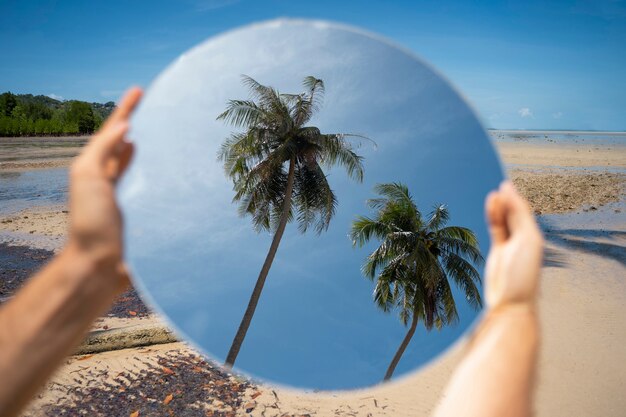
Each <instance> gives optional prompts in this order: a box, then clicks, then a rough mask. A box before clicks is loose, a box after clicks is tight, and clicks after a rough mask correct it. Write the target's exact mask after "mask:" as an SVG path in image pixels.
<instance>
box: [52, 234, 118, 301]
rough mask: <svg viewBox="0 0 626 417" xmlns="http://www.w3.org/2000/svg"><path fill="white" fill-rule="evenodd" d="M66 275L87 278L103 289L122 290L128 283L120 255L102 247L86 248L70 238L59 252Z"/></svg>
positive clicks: (81, 278) (79, 278) (80, 278)
mask: <svg viewBox="0 0 626 417" xmlns="http://www.w3.org/2000/svg"><path fill="white" fill-rule="evenodd" d="M60 258H61V262H62V263H63V265H65V266H66V269H67V276H68V277H74V278H75V279H78V280H89V281H92V282H93V284H94V285H97V286H101V287H102V289H103V290H113V291H116V292H122V291H123V290H124V289H125V288H126V286H127V285H128V280H127V277H126V275H125V274H124V273H123V268H122V265H123V263H122V260H121V256H120V255H119V254H117V253H115V252H113V251H108V250H104V249H102V248H98V249H96V248H87V247H85V246H83V245H80V244H78V243H77V242H75V241H73V240H72V239H70V241H69V242H68V243H67V245H66V246H65V248H64V249H63V252H62V253H61V254H60Z"/></svg>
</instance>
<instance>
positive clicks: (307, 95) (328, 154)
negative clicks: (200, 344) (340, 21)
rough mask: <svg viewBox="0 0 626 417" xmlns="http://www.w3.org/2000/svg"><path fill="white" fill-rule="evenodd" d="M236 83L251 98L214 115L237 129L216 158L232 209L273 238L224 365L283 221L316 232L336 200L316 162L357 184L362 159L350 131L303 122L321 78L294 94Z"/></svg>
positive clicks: (317, 101) (235, 348)
mask: <svg viewBox="0 0 626 417" xmlns="http://www.w3.org/2000/svg"><path fill="white" fill-rule="evenodd" d="M243 82H244V84H245V85H246V86H247V87H248V88H249V90H250V93H251V95H252V97H253V99H252V100H230V101H229V102H228V107H227V108H226V110H225V111H224V112H223V113H222V114H220V115H219V116H218V120H223V121H225V122H227V123H229V124H231V125H232V126H235V127H240V128H243V129H244V131H243V132H240V133H234V134H232V135H231V137H229V138H228V139H226V141H225V142H224V143H223V144H222V147H221V150H220V152H219V155H218V158H219V160H220V161H223V162H224V169H225V171H226V175H228V176H229V177H230V178H231V179H232V181H233V185H234V187H233V188H234V191H235V196H234V197H233V201H236V202H238V203H239V213H240V214H241V215H243V216H245V215H250V216H251V217H252V222H253V224H254V227H255V229H256V230H257V231H263V230H267V231H272V232H273V233H274V237H273V239H272V243H271V245H270V248H269V251H268V253H267V256H266V258H265V262H264V263H263V267H262V268H261V271H260V272H259V276H258V278H257V281H256V285H255V286H254V290H253V291H252V295H251V297H250V301H249V302H248V306H247V308H246V311H245V313H244V315H243V318H242V320H241V324H240V325H239V328H238V330H237V334H236V335H235V338H234V340H233V342H232V345H231V347H230V350H229V352H228V355H227V357H226V365H228V366H232V365H233V364H234V363H235V360H236V359H237V355H238V354H239V350H240V349H241V345H242V343H243V341H244V338H245V337H246V333H247V331H248V328H249V327H250V323H251V321H252V317H253V315H254V311H255V310H256V307H257V304H258V302H259V298H260V296H261V291H262V290H263V285H264V284H265V280H266V278H267V274H268V272H269V270H270V268H271V266H272V262H273V260H274V256H275V255H276V251H277V250H278V245H279V244H280V240H281V238H282V236H283V233H284V231H285V227H286V225H287V223H288V222H289V221H291V220H293V219H294V218H295V219H296V220H297V222H298V224H299V229H300V231H301V232H302V233H304V232H306V230H307V229H308V228H309V227H311V226H313V227H314V228H315V230H316V232H317V233H321V232H323V231H324V230H326V229H328V226H329V224H330V220H331V218H332V217H333V215H334V213H335V208H336V206H337V197H336V196H335V194H334V193H333V190H332V189H331V188H330V185H329V184H328V181H327V178H326V174H325V173H324V170H323V169H322V167H323V166H324V167H331V166H335V165H339V166H342V167H344V168H345V170H346V172H347V174H348V176H349V177H350V178H353V179H355V180H357V181H359V182H361V181H363V165H362V157H361V156H359V155H357V154H356V153H355V152H354V150H353V147H352V146H351V145H350V143H348V142H347V138H348V137H350V136H358V135H351V134H344V133H322V132H320V129H318V128H317V127H315V126H306V124H307V123H308V122H309V120H310V119H311V117H312V116H313V114H314V113H315V112H316V111H318V110H319V106H320V105H321V103H322V98H323V95H324V83H323V81H322V80H320V79H317V78H315V77H311V76H309V77H306V78H305V79H304V81H303V86H304V89H305V92H303V93H301V94H280V93H279V92H278V91H277V90H275V89H274V88H272V87H269V86H265V85H261V84H259V83H258V82H257V81H255V80H254V79H252V78H250V77H248V76H243Z"/></svg>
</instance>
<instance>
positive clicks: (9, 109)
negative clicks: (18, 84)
mask: <svg viewBox="0 0 626 417" xmlns="http://www.w3.org/2000/svg"><path fill="white" fill-rule="evenodd" d="M15 106H17V98H16V97H15V94H13V93H11V92H10V91H7V92H6V93H2V94H0V116H7V117H10V116H11V114H12V113H13V109H14V108H15Z"/></svg>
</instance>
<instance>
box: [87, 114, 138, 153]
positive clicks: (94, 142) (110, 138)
mask: <svg viewBox="0 0 626 417" xmlns="http://www.w3.org/2000/svg"><path fill="white" fill-rule="evenodd" d="M126 132H128V122H127V121H123V122H118V123H116V124H113V125H109V126H107V127H105V128H104V129H103V130H102V131H100V132H99V133H98V134H97V135H95V136H94V137H93V138H92V139H91V142H90V143H89V145H88V147H87V148H86V149H85V151H86V156H87V157H88V158H93V159H94V162H98V163H104V162H106V161H107V160H108V158H109V157H111V156H114V157H115V156H116V155H117V153H118V152H119V150H120V149H121V146H122V143H123V141H124V137H125V136H126Z"/></svg>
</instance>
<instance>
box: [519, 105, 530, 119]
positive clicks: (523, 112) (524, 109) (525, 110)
mask: <svg viewBox="0 0 626 417" xmlns="http://www.w3.org/2000/svg"><path fill="white" fill-rule="evenodd" d="M517 113H519V115H520V116H521V117H534V116H533V112H532V110H530V108H528V107H522V108H521V109H519V110H518V111H517Z"/></svg>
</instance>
